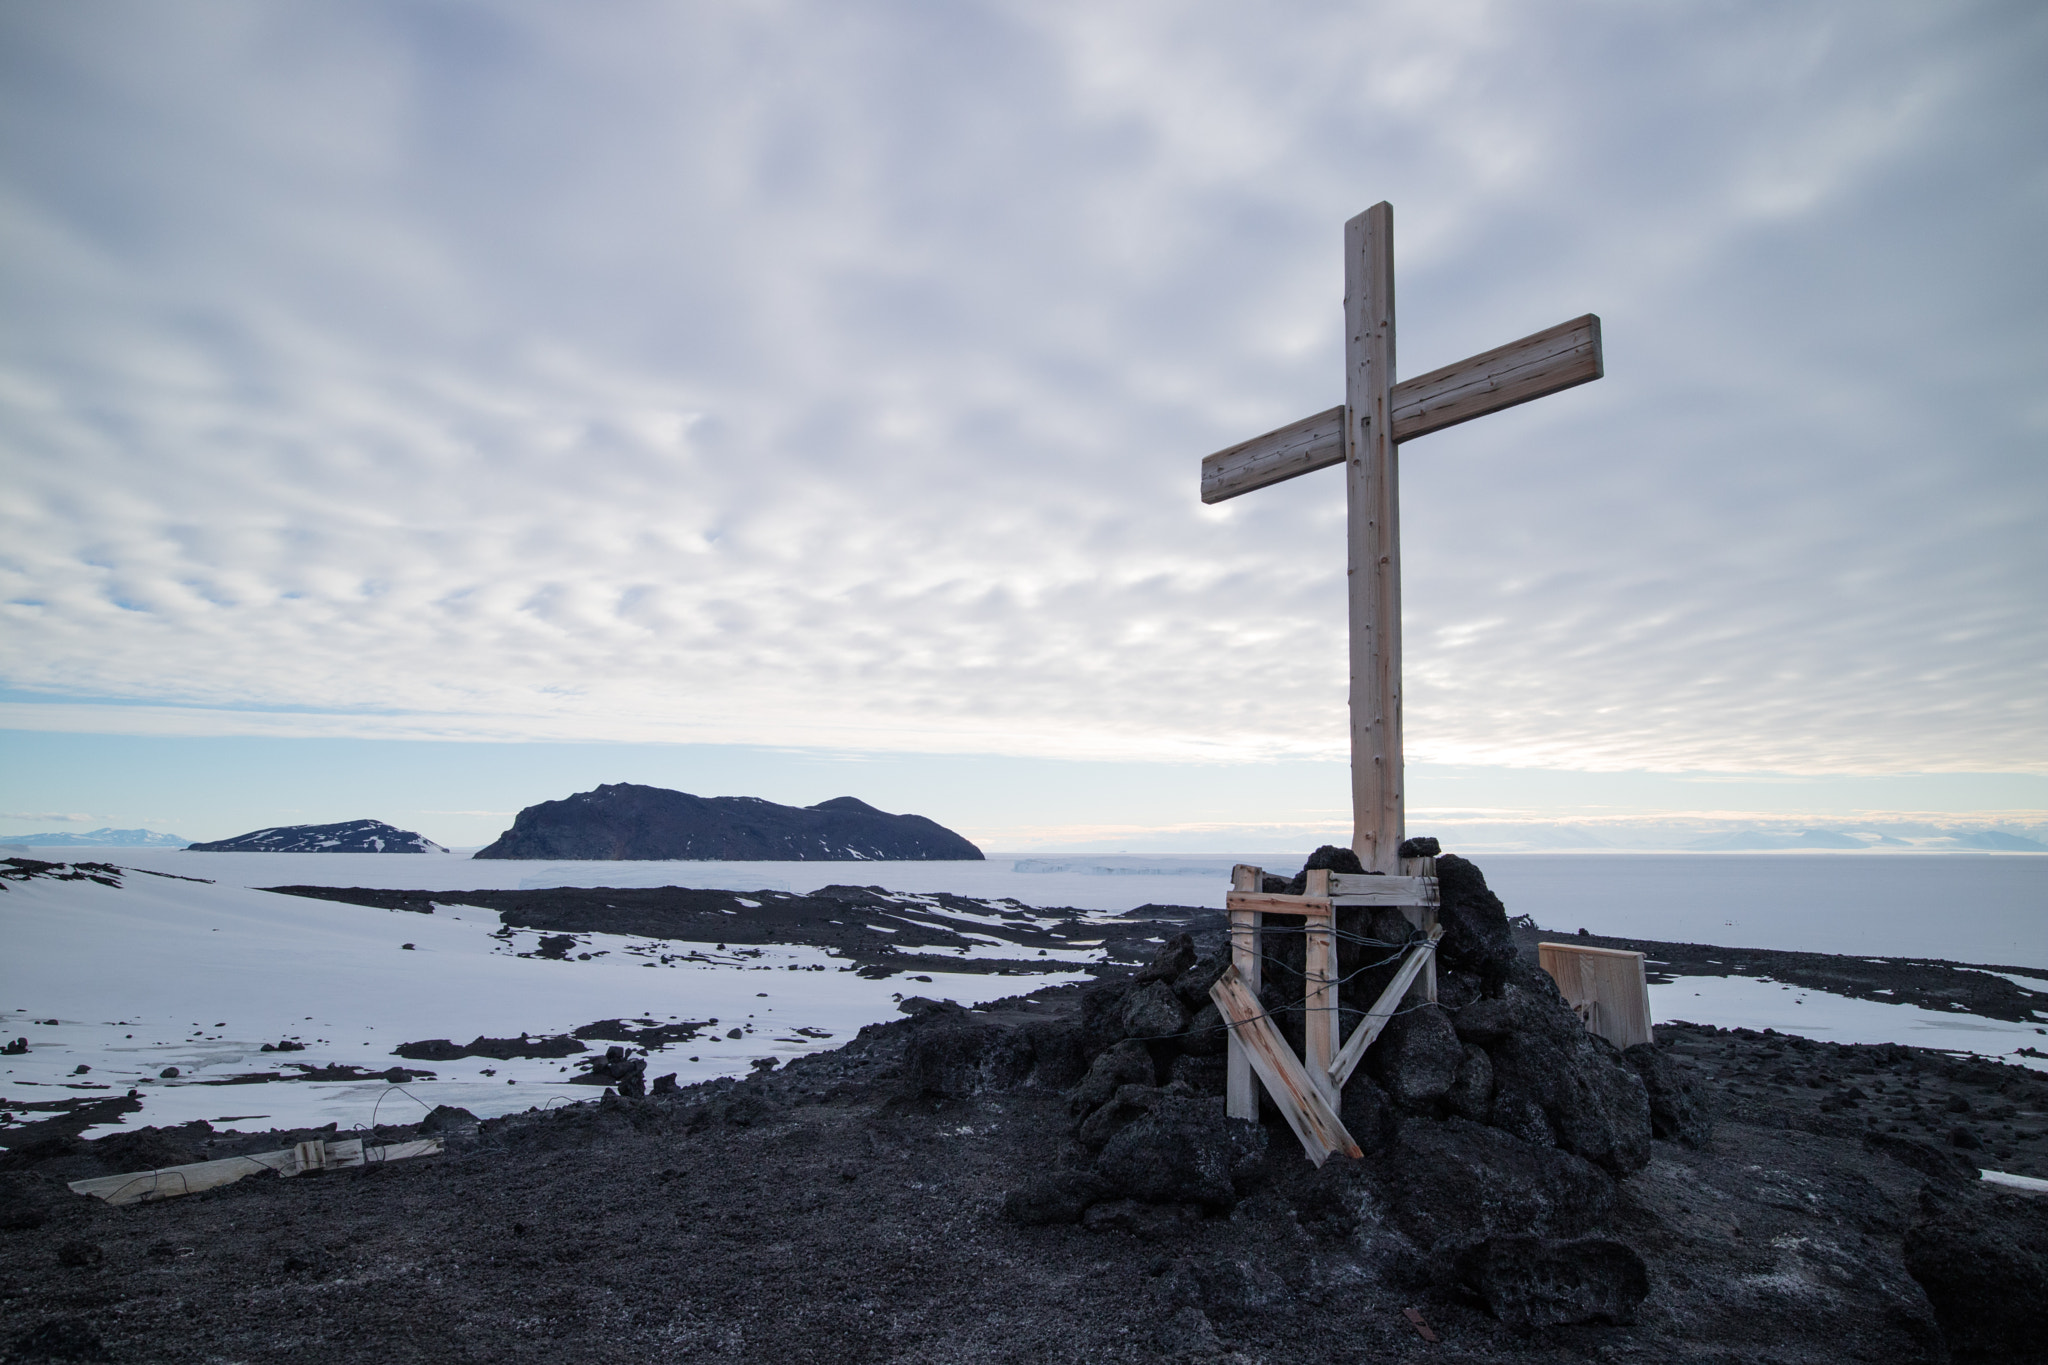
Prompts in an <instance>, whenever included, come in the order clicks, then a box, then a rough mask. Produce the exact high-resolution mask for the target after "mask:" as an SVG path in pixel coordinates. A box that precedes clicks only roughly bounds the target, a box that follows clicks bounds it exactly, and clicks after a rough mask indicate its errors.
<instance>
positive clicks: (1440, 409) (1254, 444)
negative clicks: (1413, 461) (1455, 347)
mask: <svg viewBox="0 0 2048 1365" xmlns="http://www.w3.org/2000/svg"><path fill="white" fill-rule="evenodd" d="M1604 373H1605V365H1604V361H1603V359H1602V356H1601V351H1600V319H1599V318H1598V317H1597V316H1596V315H1594V314H1592V313H1588V314H1586V315H1585V316H1584V317H1577V318H1573V319H1572V320H1571V321H1570V322H1560V323H1558V324H1557V325H1556V326H1555V327H1546V328H1544V329H1543V330H1542V331H1540V332H1537V333H1535V334H1533V335H1531V336H1526V337H1523V338H1522V339H1521V340H1520V341H1511V342H1509V343H1508V344H1507V345H1505V346H1497V347H1495V348H1494V349H1493V350H1491V351H1482V352H1481V353H1480V354H1478V355H1475V356H1470V357H1468V358H1466V359H1464V360H1460V361H1458V362H1457V363H1456V364H1453V365H1446V366H1444V367H1443V368H1442V369H1440V370H1431V371H1430V372H1429V373H1428V374H1422V375H1417V376H1416V377H1415V378H1413V379H1404V380H1402V381H1401V382H1400V383H1398V384H1396V385H1394V390H1393V394H1392V399H1393V408H1394V440H1395V441H1396V442H1401V441H1412V440H1414V439H1415V438H1416V437H1417V436H1427V435H1428V434H1429V433H1430V432H1432V431H1442V430H1443V429H1444V428H1445V427H1454V426H1456V425H1458V424H1459V423H1460V422H1469V421H1471V420H1472V419H1473V418H1475V417H1484V416H1485V415H1486V414H1487V413H1489V412H1499V411H1500V410H1501V409H1503V408H1511V407H1515V406H1517V405H1518V404H1522V403H1527V402H1530V401H1532V400H1534V399H1537V398H1543V397H1546V396H1547V395H1549V394H1553V393H1559V392H1562V391H1563V390H1565V389H1569V388H1574V387H1576V386H1577V385H1580V384H1587V383H1591V382H1592V381H1593V380H1595V379H1598V378H1600V377H1601V376H1602V375H1603V374H1604ZM1342 463H1344V405H1343V404H1341V403H1339V404H1338V405H1337V406H1336V407H1334V408H1331V409H1329V410H1328V411H1326V412H1319V413H1317V414H1316V415H1315V416H1313V417H1304V418H1302V419H1301V420H1300V421H1298V422H1289V423H1288V424H1287V425H1286V426H1284V427H1279V428H1276V429H1275V430H1273V431H1269V432H1267V433H1266V434H1265V435H1263V436H1254V437H1252V439H1251V440H1249V441H1240V442H1238V443H1237V444H1236V445H1234V446H1229V447H1226V448H1225V449H1223V450H1219V451H1217V452H1216V453H1215V454H1214V455H1210V456H1207V457H1205V458H1204V459H1203V461H1202V501H1203V502H1210V503H1214V502H1222V501H1224V500H1225V499H1227V498H1234V497H1237V496H1238V495H1239V494H1241V493H1249V492H1251V491H1252V490H1253V489H1257V488H1265V487H1268V486H1270V485H1272V484H1276V483H1284V482H1286V481H1287V480H1288V479H1293V478H1298V477H1300V476H1301V475H1303V474H1312V473H1314V472H1315V471H1316V470H1318V469H1328V468H1329V467H1330V466H1332V465H1339V464H1342Z"/></svg>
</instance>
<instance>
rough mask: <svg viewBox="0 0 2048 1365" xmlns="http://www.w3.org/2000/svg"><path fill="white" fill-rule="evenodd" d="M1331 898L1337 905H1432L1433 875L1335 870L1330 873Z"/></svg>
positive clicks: (1433, 893)
mask: <svg viewBox="0 0 2048 1365" xmlns="http://www.w3.org/2000/svg"><path fill="white" fill-rule="evenodd" d="M1330 898H1331V899H1332V900H1334V901H1336V902H1337V903H1338V904H1339V905H1342V906H1346V907H1351V906H1359V905H1435V904H1436V903H1437V885H1436V878H1434V877H1375V876H1373V875H1372V874H1371V873H1369V872H1368V873H1362V874H1361V873H1357V872H1336V873H1332V874H1331V876H1330Z"/></svg>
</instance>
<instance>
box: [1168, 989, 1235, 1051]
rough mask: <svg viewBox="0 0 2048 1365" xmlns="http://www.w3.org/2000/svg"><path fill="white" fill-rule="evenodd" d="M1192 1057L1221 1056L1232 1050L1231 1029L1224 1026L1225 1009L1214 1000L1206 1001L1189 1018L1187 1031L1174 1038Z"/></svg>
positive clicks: (1182, 1049) (1181, 1048)
mask: <svg viewBox="0 0 2048 1365" xmlns="http://www.w3.org/2000/svg"><path fill="white" fill-rule="evenodd" d="M1174 1041H1175V1042H1177V1043H1179V1044H1180V1050H1181V1051H1182V1052H1185V1053H1187V1054H1188V1055H1189V1056H1191V1057H1221V1056H1222V1055H1223V1054H1224V1053H1225V1052H1228V1051H1229V1050H1230V1030H1228V1029H1226V1028H1225V1027H1224V1026H1223V1011H1222V1010H1220V1009H1218V1008H1216V1002H1215V1001H1214V1000H1208V1001H1204V1002H1203V1004H1202V1006H1201V1008H1200V1009H1198V1010H1197V1011H1196V1012H1195V1013H1194V1014H1193V1015H1192V1016H1190V1018H1189V1019H1188V1026H1187V1031H1186V1032H1184V1033H1182V1034H1181V1035H1180V1037H1179V1038H1177V1039H1175V1040H1174Z"/></svg>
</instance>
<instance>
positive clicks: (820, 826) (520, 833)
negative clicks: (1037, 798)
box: [476, 782, 981, 862]
mask: <svg viewBox="0 0 2048 1365" xmlns="http://www.w3.org/2000/svg"><path fill="white" fill-rule="evenodd" d="M476 856H477V857H479V858H546V859H563V860H569V859H579V860H580V859H596V860H606V861H613V860H616V861H630V860H647V859H652V860H671V859H673V860H707V859H716V860H722V861H730V862H852V861H856V860H869V859H872V860H876V861H920V862H929V861H934V860H940V859H960V860H973V861H979V860H980V859H981V850H980V849H978V848H976V847H975V846H974V845H973V844H970V843H968V842H967V841H966V840H965V839H963V838H961V837H960V836H959V835H957V834H955V833H953V831H951V830H949V829H947V828H946V827H945V826H943V825H940V824H938V823H936V822H935V821H931V820H927V819H925V818H924V817H923V816H922V815H890V814H888V813H886V812H884V811H878V810H876V809H875V808H874V807H873V806H870V805H868V804H867V803H866V802H865V801H857V800H855V799H854V798H853V797H851V796H841V797H837V798H835V799H833V800H831V801H820V802H819V803H818V804H817V805H815V806H778V805H776V804H775V803H774V802H773V801H763V800H761V799H760V798H758V797H753V796H692V795H690V794H689V793H688V792H677V791H669V790H667V789H666V788H663V787H641V786H636V785H634V784H632V783H630V782H616V783H609V784H607V785H605V786H601V787H599V788H597V789H596V790H595V791H587V792H578V793H576V794H575V795H574V796H570V797H566V798H564V799H563V800H560V801H543V802H541V803H540V804H539V805H537V806H528V807H527V808H526V809H525V810H523V811H521V812H519V815H518V818H516V819H515V820H513V822H512V828H511V829H508V830H506V831H505V832H504V833H503V834H501V835H499V836H498V841H497V842H496V843H494V844H492V845H491V846H490V847H488V848H486V849H483V850H481V851H480V852H478V853H477V855H476Z"/></svg>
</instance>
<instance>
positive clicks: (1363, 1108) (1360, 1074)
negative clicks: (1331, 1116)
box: [1337, 1068, 1401, 1154]
mask: <svg viewBox="0 0 2048 1365" xmlns="http://www.w3.org/2000/svg"><path fill="white" fill-rule="evenodd" d="M1342 1098H1343V1103H1342V1106H1341V1107H1340V1108H1339V1109H1338V1111H1337V1117H1338V1118H1339V1119H1340V1120H1341V1121H1342V1122H1343V1124H1344V1131H1345V1132H1347V1133H1349V1134H1351V1140H1352V1141H1353V1142H1356V1143H1357V1144H1358V1150H1359V1151H1361V1152H1365V1153H1367V1154H1371V1153H1373V1152H1376V1151H1378V1150H1380V1149H1381V1148H1382V1147H1385V1146H1386V1145H1387V1143H1389V1142H1391V1141H1392V1140H1393V1137H1394V1130H1395V1129H1396V1128H1397V1127H1399V1125H1400V1122H1401V1117H1400V1114H1399V1113H1398V1112H1397V1111H1396V1110H1395V1108H1394V1102H1393V1100H1391V1099H1389V1098H1388V1097H1387V1092H1386V1091H1384V1090H1382V1089H1380V1086H1379V1082H1378V1081H1375V1080H1374V1079H1373V1078H1372V1077H1371V1076H1369V1075H1367V1074H1366V1072H1365V1071H1364V1069H1363V1068H1361V1069H1360V1070H1357V1071H1354V1072H1352V1073H1351V1079H1350V1080H1349V1081H1347V1082H1345V1084H1344V1094H1343V1097H1342Z"/></svg>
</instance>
